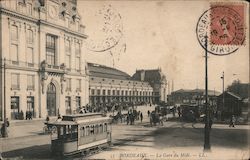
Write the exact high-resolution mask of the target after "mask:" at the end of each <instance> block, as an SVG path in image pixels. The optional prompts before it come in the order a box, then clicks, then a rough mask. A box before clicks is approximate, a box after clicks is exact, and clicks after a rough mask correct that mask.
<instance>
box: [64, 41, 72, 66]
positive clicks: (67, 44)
mask: <svg viewBox="0 0 250 160" xmlns="http://www.w3.org/2000/svg"><path fill="white" fill-rule="evenodd" d="M65 53H66V58H65V63H66V67H67V68H68V69H69V68H71V63H70V62H71V46H70V41H69V40H66V41H65Z"/></svg>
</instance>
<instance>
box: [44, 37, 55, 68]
mask: <svg viewBox="0 0 250 160" xmlns="http://www.w3.org/2000/svg"><path fill="white" fill-rule="evenodd" d="M46 61H47V64H48V65H53V66H54V65H56V36H53V35H47V36H46Z"/></svg>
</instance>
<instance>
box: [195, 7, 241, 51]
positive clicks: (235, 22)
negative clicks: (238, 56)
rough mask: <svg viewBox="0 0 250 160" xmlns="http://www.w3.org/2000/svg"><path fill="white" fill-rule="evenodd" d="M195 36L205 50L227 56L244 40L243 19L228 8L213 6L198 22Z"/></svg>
mask: <svg viewBox="0 0 250 160" xmlns="http://www.w3.org/2000/svg"><path fill="white" fill-rule="evenodd" d="M196 35H197V39H198V41H199V43H200V45H201V46H202V47H203V48H204V49H205V36H206V35H207V36H208V43H207V51H208V52H209V53H211V54H214V55H228V54H231V53H233V52H235V51H237V50H238V49H239V47H240V46H241V45H242V44H243V43H244V40H245V28H244V17H242V15H241V14H239V13H238V12H237V11H236V10H235V9H233V8H231V7H230V6H213V7H211V8H210V9H208V10H207V11H205V12H204V13H203V14H202V15H201V17H200V18H199V20H198V23H197V26H196Z"/></svg>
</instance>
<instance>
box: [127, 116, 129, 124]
mask: <svg viewBox="0 0 250 160" xmlns="http://www.w3.org/2000/svg"><path fill="white" fill-rule="evenodd" d="M128 124H129V114H127V125H128Z"/></svg>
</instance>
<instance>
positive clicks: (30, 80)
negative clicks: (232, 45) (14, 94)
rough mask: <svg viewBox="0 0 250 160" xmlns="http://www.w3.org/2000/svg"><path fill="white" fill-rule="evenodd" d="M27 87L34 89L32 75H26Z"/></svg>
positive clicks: (33, 77)
mask: <svg viewBox="0 0 250 160" xmlns="http://www.w3.org/2000/svg"><path fill="white" fill-rule="evenodd" d="M27 89H28V90H34V89H35V76H34V75H28V76H27Z"/></svg>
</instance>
